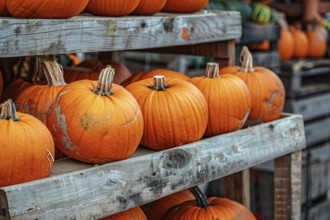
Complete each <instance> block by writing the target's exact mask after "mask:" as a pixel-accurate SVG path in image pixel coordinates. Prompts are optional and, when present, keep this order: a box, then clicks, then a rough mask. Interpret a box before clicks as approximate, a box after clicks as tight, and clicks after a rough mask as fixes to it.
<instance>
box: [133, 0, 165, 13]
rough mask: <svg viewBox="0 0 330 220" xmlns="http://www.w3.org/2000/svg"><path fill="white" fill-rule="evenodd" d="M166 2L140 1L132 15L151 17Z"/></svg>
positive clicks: (162, 0)
mask: <svg viewBox="0 0 330 220" xmlns="http://www.w3.org/2000/svg"><path fill="white" fill-rule="evenodd" d="M166 1H167V0H157V1H155V0H141V2H140V3H139V5H138V7H137V8H136V9H135V10H134V11H133V14H140V15H152V14H155V13H157V12H160V11H161V10H162V9H163V7H164V6H165V3H166Z"/></svg>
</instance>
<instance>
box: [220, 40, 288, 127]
mask: <svg viewBox="0 0 330 220" xmlns="http://www.w3.org/2000/svg"><path fill="white" fill-rule="evenodd" d="M242 54H244V56H245V58H246V59H244V61H243V64H242V67H235V66H234V67H227V68H222V70H221V74H226V73H227V74H233V75H235V76H238V77H239V78H241V79H242V80H243V81H244V82H245V84H246V85H247V87H248V88H249V90H250V93H251V112H250V115H249V117H248V119H247V122H246V124H247V125H255V124H260V123H263V122H268V121H272V120H276V119H279V118H280V117H281V114H282V112H283V108H284V102H285V89H284V86H283V83H282V81H281V80H280V78H279V77H278V76H277V75H276V74H275V73H274V72H272V71H271V70H269V69H266V68H264V67H253V66H252V55H251V54H250V52H249V51H248V49H247V47H244V48H243V52H242Z"/></svg>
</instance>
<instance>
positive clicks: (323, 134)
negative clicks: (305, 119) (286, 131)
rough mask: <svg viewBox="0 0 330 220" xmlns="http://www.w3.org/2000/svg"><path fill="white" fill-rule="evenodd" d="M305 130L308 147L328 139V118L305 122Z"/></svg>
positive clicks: (329, 136)
mask: <svg viewBox="0 0 330 220" xmlns="http://www.w3.org/2000/svg"><path fill="white" fill-rule="evenodd" d="M305 132H306V138H307V146H308V147H311V146H313V145H316V144H319V143H321V142H326V141H328V140H330V118H322V119H319V120H316V121H312V122H309V123H305Z"/></svg>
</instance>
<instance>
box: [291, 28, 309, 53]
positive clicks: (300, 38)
mask: <svg viewBox="0 0 330 220" xmlns="http://www.w3.org/2000/svg"><path fill="white" fill-rule="evenodd" d="M291 33H292V36H293V40H294V52H293V58H298V59H300V58H305V57H306V56H307V54H308V48H309V45H308V38H307V36H306V34H305V33H304V32H303V31H301V30H299V29H296V28H295V29H292V30H291Z"/></svg>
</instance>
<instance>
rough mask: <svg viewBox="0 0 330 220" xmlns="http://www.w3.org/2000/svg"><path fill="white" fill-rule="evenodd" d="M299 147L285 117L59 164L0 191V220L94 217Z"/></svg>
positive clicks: (295, 129)
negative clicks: (175, 143)
mask: <svg viewBox="0 0 330 220" xmlns="http://www.w3.org/2000/svg"><path fill="white" fill-rule="evenodd" d="M304 147H305V135H304V131H303V119H302V117H301V116H298V115H287V116H284V117H283V118H282V119H279V120H276V121H273V122H270V123H265V124H261V125H257V126H254V127H250V128H246V129H243V130H240V131H236V132H233V133H229V134H224V135H219V136H215V137H211V138H207V139H203V140H201V141H198V142H195V143H191V144H187V145H183V146H180V147H177V148H173V149H170V150H166V151H160V152H152V151H150V150H145V149H141V150H140V151H139V152H137V153H138V155H136V156H135V157H133V158H130V159H127V160H124V161H120V162H114V163H110V164H106V165H101V166H97V167H91V168H88V167H89V166H90V165H86V164H82V163H78V162H75V161H73V160H62V161H58V162H56V163H55V167H54V170H53V175H54V176H53V177H50V178H46V179H43V180H38V181H34V182H30V183H26V184H20V185H14V186H10V187H5V188H2V189H0V210H2V214H0V219H52V218H53V217H54V216H56V218H57V219H86V220H87V219H98V218H101V217H105V216H108V215H111V214H114V213H117V212H120V211H123V210H126V209H129V208H132V207H135V206H139V205H142V204H145V203H148V202H151V201H153V200H156V199H159V198H161V197H164V196H167V195H169V194H172V193H174V192H177V191H180V190H183V189H186V188H189V187H191V186H195V185H198V184H201V183H205V182H209V181H212V180H215V179H218V178H221V177H225V176H228V175H230V174H233V173H236V172H238V171H240V170H244V169H246V168H249V167H252V166H255V165H257V164H260V163H262V162H265V161H268V160H272V159H275V158H278V157H281V156H284V155H287V154H290V153H293V152H297V151H300V150H301V149H303V148H304ZM141 151H142V152H141ZM68 167H69V170H68ZM31 198H33V199H31ZM294 202H299V199H298V201H294ZM4 215H5V216H4Z"/></svg>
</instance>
